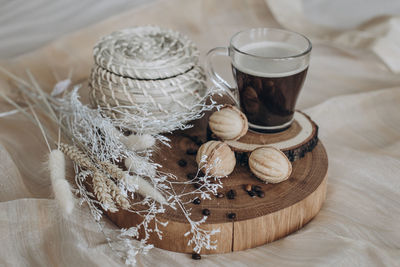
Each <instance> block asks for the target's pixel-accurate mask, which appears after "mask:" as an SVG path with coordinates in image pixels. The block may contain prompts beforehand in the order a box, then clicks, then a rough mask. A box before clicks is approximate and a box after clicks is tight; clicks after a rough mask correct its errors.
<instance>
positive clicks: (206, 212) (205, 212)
mask: <svg viewBox="0 0 400 267" xmlns="http://www.w3.org/2000/svg"><path fill="white" fill-rule="evenodd" d="M210 214H211V212H210V210H209V209H204V210H203V215H205V216H208V215H210Z"/></svg>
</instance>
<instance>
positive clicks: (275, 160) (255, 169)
mask: <svg viewBox="0 0 400 267" xmlns="http://www.w3.org/2000/svg"><path fill="white" fill-rule="evenodd" d="M249 167H250V170H251V172H252V173H253V174H254V175H255V176H257V178H259V179H260V180H262V181H264V182H267V183H273V184H276V183H280V182H283V181H285V180H286V179H288V178H289V176H290V174H291V173H292V164H291V163H290V161H289V159H288V158H287V157H286V155H285V154H283V152H282V151H280V150H279V149H276V148H274V147H260V148H257V149H256V150H254V151H253V152H251V154H250V157H249Z"/></svg>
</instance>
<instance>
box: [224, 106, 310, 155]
mask: <svg viewBox="0 0 400 267" xmlns="http://www.w3.org/2000/svg"><path fill="white" fill-rule="evenodd" d="M225 142H226V143H227V144H228V145H229V146H230V147H231V148H232V149H233V150H234V151H238V152H251V151H253V150H254V149H256V148H259V147H263V146H273V147H275V148H278V149H280V150H281V151H282V152H283V153H285V155H286V156H287V157H288V158H289V160H290V161H295V160H297V159H299V158H302V157H303V156H304V155H305V153H307V152H309V151H312V150H313V149H314V147H315V146H316V145H317V142H318V126H317V125H316V124H315V122H313V121H312V120H311V119H310V117H309V116H307V115H306V114H304V113H303V112H301V111H296V112H295V114H294V121H293V123H292V125H291V126H290V127H289V128H288V129H287V130H285V131H283V132H279V133H258V132H255V131H252V130H251V129H250V130H249V131H248V132H247V134H246V135H245V136H243V137H242V138H240V139H239V140H237V141H225Z"/></svg>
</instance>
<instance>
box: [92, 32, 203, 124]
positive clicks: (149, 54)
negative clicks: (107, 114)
mask: <svg viewBox="0 0 400 267" xmlns="http://www.w3.org/2000/svg"><path fill="white" fill-rule="evenodd" d="M198 56H199V52H198V49H197V48H196V46H195V45H194V44H193V43H192V42H191V41H190V40H189V39H188V38H187V37H185V36H183V35H182V34H180V33H178V32H175V31H172V30H165V29H161V28H159V27H155V26H145V27H136V28H131V29H125V30H121V31H118V32H114V33H111V34H110V35H108V36H105V37H103V38H102V39H101V40H100V41H99V42H98V43H97V44H96V46H95V47H94V59H95V65H94V66H93V68H92V72H91V75H90V80H89V87H90V100H91V103H92V105H93V106H100V107H106V108H112V107H126V108H127V109H126V110H130V111H132V110H134V107H138V108H139V107H140V109H142V110H143V109H146V113H147V114H151V116H155V117H160V118H161V117H164V116H166V115H168V114H171V113H178V112H187V111H190V110H191V109H192V108H193V107H194V106H197V105H198V104H199V102H200V101H201V100H202V99H203V98H204V96H205V95H206V84H205V80H206V77H205V74H204V71H203V69H202V68H201V67H199V66H198Z"/></svg>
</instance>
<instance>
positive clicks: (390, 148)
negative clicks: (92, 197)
mask: <svg viewBox="0 0 400 267" xmlns="http://www.w3.org/2000/svg"><path fill="white" fill-rule="evenodd" d="M270 4H271V3H270ZM275 4H276V3H275ZM272 5H273V3H272V4H271V6H272ZM272 7H273V9H272V10H275V15H277V16H278V21H280V23H282V24H283V25H285V24H286V23H287V20H285V19H284V18H282V17H279V16H280V13H279V12H278V13H276V8H279V7H281V6H276V5H275V6H272ZM290 18H291V19H293V20H295V19H296V17H295V15H293V16H292V17H290ZM143 24H159V25H162V26H164V27H171V28H174V29H176V30H179V31H182V32H184V33H185V34H187V35H189V36H190V37H191V38H192V39H193V40H194V41H195V42H196V43H197V44H198V46H199V48H200V50H201V51H202V53H203V55H204V53H205V52H206V51H207V50H209V49H210V48H212V47H215V46H221V45H227V43H228V40H229V37H230V36H231V35H232V34H233V33H235V32H237V31H239V30H242V29H245V28H249V27H259V26H265V27H281V26H280V25H279V24H278V23H277V21H276V20H275V19H274V18H273V16H272V13H271V12H270V11H269V8H268V7H267V5H266V3H265V2H264V1H261V0H259V1H257V0H246V1H243V0H236V1H233V0H223V1H221V0H220V1H213V0H209V1H184V0H172V1H159V2H157V3H154V4H150V5H147V6H143V7H140V8H138V9H135V10H132V11H129V12H127V13H125V14H122V15H119V16H116V17H113V18H111V19H108V20H106V21H104V22H101V23H99V24H97V25H94V26H91V27H89V28H87V29H83V30H81V31H79V32H77V33H74V34H71V35H69V36H66V37H63V38H61V39H59V40H57V41H55V42H53V43H51V44H50V45H48V46H46V47H43V48H42V49H39V50H37V51H34V52H32V53H29V54H26V55H23V56H20V57H19V58H15V59H11V60H8V61H3V62H1V63H0V64H1V66H3V67H6V68H8V69H10V70H12V71H13V72H15V73H17V74H18V75H20V76H25V74H24V71H25V69H26V68H29V69H30V70H31V71H32V72H33V73H34V75H35V76H36V77H37V78H38V80H39V81H40V84H41V85H42V86H43V87H45V88H47V90H51V88H52V86H53V85H54V83H55V82H56V81H57V80H61V79H64V78H66V77H67V75H68V73H69V72H70V71H72V72H73V75H72V79H73V80H74V81H75V82H79V81H80V82H84V81H85V78H86V77H87V75H88V72H89V70H90V66H91V64H92V58H91V49H92V47H93V45H94V43H95V41H96V40H97V39H98V38H99V37H100V36H102V35H104V34H107V33H109V32H111V31H113V30H116V29H120V28H124V27H129V26H134V25H143ZM286 27H290V25H288V24H287V25H286ZM298 27H301V25H298ZM304 27H307V28H304ZM309 27H310V26H309V25H303V29H302V28H299V29H298V30H300V31H302V32H308V28H309ZM311 27H313V26H311ZM393 27H394V30H396V29H397V30H398V27H399V25H398V24H394V26H393ZM396 27H397V28H396ZM360 30H361V31H362V30H363V29H360ZM309 34H310V35H312V36H310V37H311V38H313V41H314V48H313V54H312V60H311V64H310V70H309V75H308V77H307V81H306V83H305V86H304V89H303V91H302V93H301V96H300V99H299V105H298V106H299V108H301V109H303V110H305V111H306V112H307V113H308V114H309V115H310V116H311V117H312V118H313V119H314V120H315V121H316V122H317V123H318V124H319V126H320V139H321V141H322V142H323V143H324V145H325V146H326V149H327V152H328V156H329V165H330V167H329V172H328V175H329V180H328V194H327V200H326V203H325V205H324V206H323V208H322V210H321V212H320V213H319V215H318V216H317V217H316V218H315V219H314V220H313V221H312V222H311V223H309V224H308V225H306V226H305V227H304V228H303V229H302V230H300V231H298V232H296V233H294V234H292V235H290V236H288V237H286V238H284V239H282V240H279V241H276V242H274V243H271V244H268V245H265V246H262V247H258V248H255V249H251V250H247V251H243V252H236V253H230V254H224V255H212V256H204V257H203V259H202V260H201V261H200V262H194V261H192V260H191V259H190V257H189V256H187V255H183V254H179V253H172V252H168V251H163V250H160V249H153V250H152V251H151V252H150V253H149V254H148V255H140V256H138V266H188V265H195V266H211V265H218V266H244V265H245V266H325V265H327V266H400V265H399V259H400V245H399V244H400V219H399V218H400V77H399V75H396V74H394V73H393V72H392V71H391V70H389V69H388V67H387V64H384V61H382V59H381V58H380V57H379V56H377V54H375V53H373V52H371V50H368V49H364V47H358V48H357V49H354V48H351V47H349V45H348V44H347V45H346V44H343V43H335V42H332V41H329V40H330V39H329V38H327V39H325V40H320V39H318V37H319V36H314V35H313V34H312V33H311V32H310V33H309ZM344 45H345V46H344ZM389 56H390V54H389ZM392 61H393V62H399V61H400V58H398V57H396V55H393V58H392ZM223 63H224V62H221V64H220V66H219V67H220V68H222V67H223ZM224 70H225V75H226V76H229V72H230V70H229V68H228V67H227V66H225V68H224ZM13 86H14V85H13V84H12V83H11V82H10V81H9V80H8V79H7V78H5V77H4V76H0V90H2V91H3V92H6V93H7V94H9V95H10V96H14V97H16V96H15V94H14V93H13ZM10 109H11V107H10V106H8V105H6V104H5V103H4V102H1V103H0V112H3V111H7V110H10ZM46 153H47V149H46V146H45V143H44V141H43V139H42V137H41V134H40V132H39V130H38V129H37V128H35V127H34V126H33V125H32V124H31V123H29V122H28V121H27V120H26V119H25V118H23V117H22V116H21V115H18V114H17V115H13V116H8V117H3V118H0V201H1V202H0V241H1V245H0V246H1V249H0V265H4V266H119V265H121V264H122V263H123V262H122V261H121V260H120V259H119V257H118V256H116V255H115V254H114V253H113V252H112V250H111V249H110V248H109V246H108V244H107V242H106V240H105V238H104V235H103V234H102V233H100V232H99V229H98V227H97V225H96V224H95V223H94V222H93V220H92V218H91V217H90V215H89V214H88V209H87V208H86V207H84V206H83V207H80V208H77V209H75V211H74V213H73V215H72V216H70V217H68V218H63V217H62V216H61V214H60V212H59V210H58V208H57V204H56V203H55V201H54V200H53V197H52V196H51V188H50V179H49V177H48V173H47V171H46V170H45V168H44V162H45V160H46ZM105 226H106V229H112V228H113V225H112V224H111V223H109V222H108V221H105ZM255 231H257V229H255Z"/></svg>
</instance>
